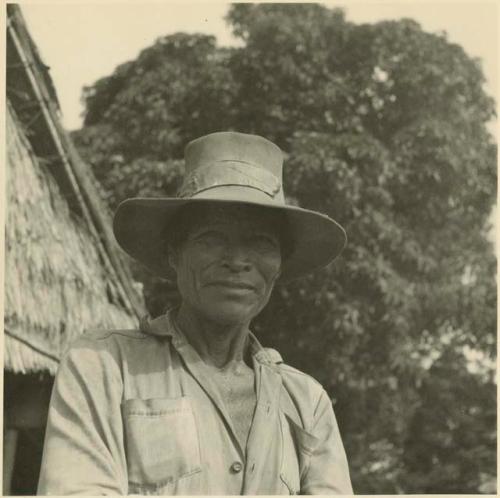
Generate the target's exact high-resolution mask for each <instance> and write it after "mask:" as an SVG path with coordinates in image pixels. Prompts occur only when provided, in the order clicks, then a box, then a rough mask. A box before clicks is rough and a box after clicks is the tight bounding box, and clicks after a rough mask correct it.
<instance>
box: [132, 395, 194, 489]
mask: <svg viewBox="0 0 500 498" xmlns="http://www.w3.org/2000/svg"><path fill="white" fill-rule="evenodd" d="M122 417H123V422H124V432H125V448H126V455H127V470H128V481H129V486H131V487H132V488H133V489H136V490H140V491H141V492H143V494H150V493H149V491H150V490H154V489H156V490H160V489H162V488H165V486H167V485H169V484H173V483H175V482H176V481H178V480H180V479H183V478H186V477H188V476H189V475H192V474H196V473H198V472H200V471H201V463H200V445H199V438H198V431H197V427H196V422H195V418H194V414H193V410H192V407H191V402H190V400H189V398H187V397H182V398H154V399H145V400H143V399H129V400H126V401H124V402H123V403H122Z"/></svg>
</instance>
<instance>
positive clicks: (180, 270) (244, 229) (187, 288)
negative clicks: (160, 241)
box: [169, 206, 281, 325]
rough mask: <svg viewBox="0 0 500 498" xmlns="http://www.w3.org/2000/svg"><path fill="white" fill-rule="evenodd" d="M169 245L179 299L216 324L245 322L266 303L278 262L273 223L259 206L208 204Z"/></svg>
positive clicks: (276, 235)
mask: <svg viewBox="0 0 500 498" xmlns="http://www.w3.org/2000/svg"><path fill="white" fill-rule="evenodd" d="M201 218H202V219H200V222H199V223H195V224H194V225H193V226H192V227H191V228H190V229H189V231H188V234H187V237H186V240H185V241H184V242H182V243H181V244H180V246H179V248H178V249H177V250H176V251H170V255H169V262H170V264H171V265H172V267H173V268H174V269H175V271H176V273H177V285H178V288H179V292H180V294H181V297H182V300H183V304H185V305H187V306H189V307H190V308H191V309H192V310H193V311H195V312H196V313H197V314H199V315H201V316H202V317H206V318H207V319H209V320H211V321H214V322H219V323H221V324H226V325H229V324H245V323H248V322H250V320H251V319H252V318H253V317H255V316H256V315H257V314H258V313H259V312H260V311H261V310H262V308H264V306H265V305H266V304H267V302H268V300H269V297H270V294H271V291H272V289H273V286H274V283H275V281H276V279H277V277H278V276H279V272H280V267H281V250H280V242H279V237H278V234H277V233H276V229H275V228H273V226H272V225H271V224H270V223H269V221H267V218H266V217H265V216H262V212H261V211H255V210H254V209H251V208H247V207H241V206H240V207H237V208H236V207H234V208H225V209H221V208H209V209H208V210H205V212H204V213H203V215H202V217H201Z"/></svg>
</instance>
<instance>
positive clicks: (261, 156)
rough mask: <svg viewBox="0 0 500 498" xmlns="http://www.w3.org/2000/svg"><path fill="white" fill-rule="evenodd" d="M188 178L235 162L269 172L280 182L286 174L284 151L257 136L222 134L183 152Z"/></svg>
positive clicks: (201, 140)
mask: <svg viewBox="0 0 500 498" xmlns="http://www.w3.org/2000/svg"><path fill="white" fill-rule="evenodd" d="M184 158H185V162H186V166H185V167H186V175H188V174H190V173H191V172H192V171H194V170H196V169H198V168H202V167H203V166H207V165H210V164H213V163H218V162H224V161H236V162H241V163H244V164H245V163H246V164H250V165H253V166H257V167H260V168H262V169H264V170H267V171H269V172H270V173H272V174H273V175H274V176H276V177H277V178H278V179H279V180H280V181H281V179H282V172H283V153H282V152H281V149H280V148H279V147H278V146H277V145H275V144H273V143H272V142H270V141H269V140H267V139H266V138H264V137H260V136H258V135H249V134H247V133H238V132H233V131H221V132H217V133H211V134H210V135H205V136H203V137H200V138H197V139H195V140H192V141H191V142H189V143H188V144H187V145H186V148H185V150H184Z"/></svg>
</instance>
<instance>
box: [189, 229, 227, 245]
mask: <svg viewBox="0 0 500 498" xmlns="http://www.w3.org/2000/svg"><path fill="white" fill-rule="evenodd" d="M193 240H194V241H195V242H201V243H212V244H220V243H222V242H224V237H223V235H222V234H220V233H219V232H213V231H210V232H202V233H200V234H198V235H196V236H195V237H194V238H193Z"/></svg>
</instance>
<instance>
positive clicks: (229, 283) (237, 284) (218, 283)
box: [207, 280, 255, 291]
mask: <svg viewBox="0 0 500 498" xmlns="http://www.w3.org/2000/svg"><path fill="white" fill-rule="evenodd" d="M207 286H209V287H211V286H215V287H224V288H227V289H234V290H251V291H253V290H255V286H253V285H251V284H249V283H247V282H241V281H234V280H214V281H212V282H210V283H209V284H207Z"/></svg>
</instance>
